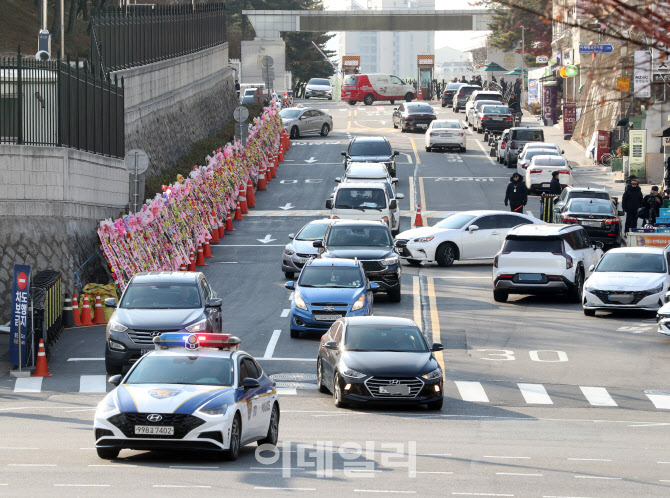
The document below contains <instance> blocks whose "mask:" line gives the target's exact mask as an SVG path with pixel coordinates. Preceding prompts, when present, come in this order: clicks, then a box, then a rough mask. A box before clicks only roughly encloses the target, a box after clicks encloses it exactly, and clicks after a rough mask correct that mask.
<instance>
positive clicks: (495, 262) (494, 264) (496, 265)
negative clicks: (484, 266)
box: [493, 254, 498, 268]
mask: <svg viewBox="0 0 670 498" xmlns="http://www.w3.org/2000/svg"><path fill="white" fill-rule="evenodd" d="M493 268H498V255H497V254H496V257H495V258H493Z"/></svg>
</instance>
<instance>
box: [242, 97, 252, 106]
mask: <svg viewBox="0 0 670 498" xmlns="http://www.w3.org/2000/svg"><path fill="white" fill-rule="evenodd" d="M253 102H254V96H253V95H245V97H244V98H243V99H242V103H243V104H253Z"/></svg>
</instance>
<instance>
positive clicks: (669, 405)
mask: <svg viewBox="0 0 670 498" xmlns="http://www.w3.org/2000/svg"><path fill="white" fill-rule="evenodd" d="M19 380H21V379H16V382H18V381H19ZM644 394H645V396H647V398H649V400H650V401H651V402H652V403H654V406H655V407H656V408H658V409H659V410H670V393H668V394H660V393H654V392H652V391H645V392H644Z"/></svg>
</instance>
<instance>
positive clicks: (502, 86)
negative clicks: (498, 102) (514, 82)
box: [500, 78, 507, 98]
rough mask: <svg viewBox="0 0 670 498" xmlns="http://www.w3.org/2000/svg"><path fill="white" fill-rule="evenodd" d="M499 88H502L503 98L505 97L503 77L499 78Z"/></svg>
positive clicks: (505, 86)
mask: <svg viewBox="0 0 670 498" xmlns="http://www.w3.org/2000/svg"><path fill="white" fill-rule="evenodd" d="M500 88H502V93H503V98H505V92H507V82H506V81H505V78H500Z"/></svg>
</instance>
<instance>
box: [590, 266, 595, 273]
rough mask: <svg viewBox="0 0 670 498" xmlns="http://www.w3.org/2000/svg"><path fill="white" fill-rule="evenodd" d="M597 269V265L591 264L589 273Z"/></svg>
mask: <svg viewBox="0 0 670 498" xmlns="http://www.w3.org/2000/svg"><path fill="white" fill-rule="evenodd" d="M595 269H596V265H591V266H589V273H593V270H595Z"/></svg>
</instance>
